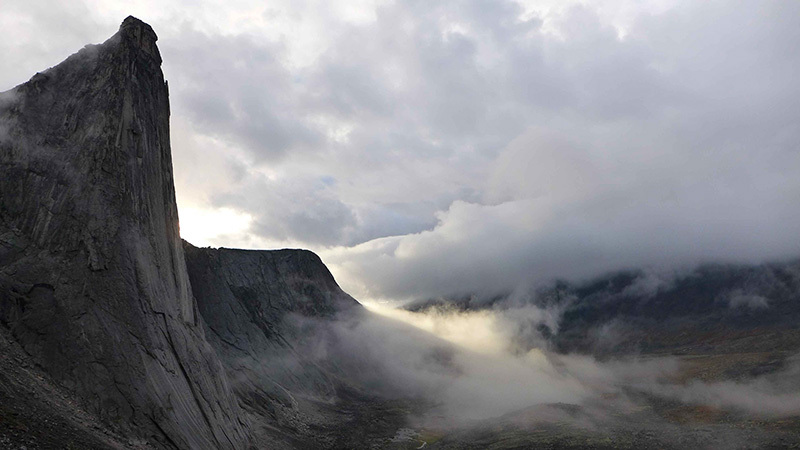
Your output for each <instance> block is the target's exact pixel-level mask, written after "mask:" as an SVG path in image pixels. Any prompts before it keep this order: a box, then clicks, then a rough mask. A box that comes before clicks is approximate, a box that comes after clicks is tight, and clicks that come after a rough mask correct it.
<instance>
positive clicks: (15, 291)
mask: <svg viewBox="0 0 800 450" xmlns="http://www.w3.org/2000/svg"><path fill="white" fill-rule="evenodd" d="M156 39H157V38H156V35H155V33H154V32H153V30H152V29H151V28H150V26H149V25H147V24H145V23H143V22H141V21H139V20H138V19H135V18H133V17H129V18H127V19H126V20H125V21H124V22H123V23H122V26H121V27H120V30H119V32H118V33H117V34H116V35H114V36H113V37H111V38H110V39H109V40H108V41H106V42H105V43H103V44H101V45H90V46H86V47H85V48H84V49H83V50H81V51H80V52H78V53H76V54H75V55H72V56H71V57H69V58H68V59H67V60H65V61H64V62H62V63H61V64H59V65H57V66H55V67H53V68H51V69H49V70H47V71H44V72H42V73H39V74H36V75H35V76H34V77H33V78H32V79H31V80H30V81H28V82H27V83H24V84H22V85H20V86H17V87H16V88H14V89H12V90H11V91H8V92H5V93H3V94H0V322H2V324H4V325H5V326H7V327H8V328H9V329H10V330H11V332H12V335H13V336H14V338H15V339H16V340H17V341H18V342H19V343H20V344H21V345H22V347H23V348H24V349H25V351H26V352H27V353H28V354H30V355H31V356H32V357H33V358H34V360H35V361H36V362H37V363H38V364H40V365H41V366H42V367H43V368H44V369H45V370H46V371H47V372H48V373H49V374H50V375H51V376H52V377H53V378H54V379H55V380H56V381H57V382H58V383H59V384H61V385H62V386H65V387H67V388H68V389H70V390H72V391H74V392H76V393H77V394H78V395H79V396H80V397H81V398H82V399H84V400H85V402H86V406H87V408H88V409H89V410H91V411H92V412H94V413H95V414H97V415H99V416H100V417H101V418H102V419H103V420H105V421H107V422H110V423H116V424H118V425H119V426H120V427H123V428H129V429H131V430H132V433H134V434H143V435H144V436H145V437H147V438H152V439H155V441H154V442H160V443H161V445H164V446H169V447H173V446H177V447H181V448H242V447H244V446H246V442H247V440H248V437H247V426H246V424H243V423H242V422H241V419H240V417H239V415H240V414H239V407H238V405H237V404H236V402H235V401H234V400H233V397H232V395H230V393H231V389H230V387H229V383H228V381H227V378H226V376H225V374H224V371H223V369H222V367H221V364H220V361H219V359H218V358H217V356H216V354H215V353H214V351H213V350H212V349H211V347H210V346H209V345H208V343H207V341H206V339H205V335H204V329H203V326H202V323H201V320H200V319H199V317H198V310H197V307H196V305H195V303H194V300H193V296H192V291H191V287H190V284H189V277H188V274H187V271H186V265H185V260H184V254H183V248H182V245H181V241H180V238H179V233H178V217H177V208H176V204H175V195H174V187H173V178H172V162H171V154H170V144H169V103H168V91H167V86H166V83H165V81H164V79H163V75H162V73H161V69H160V65H161V57H160V55H159V52H158V48H157V47H156V44H155V42H156Z"/></svg>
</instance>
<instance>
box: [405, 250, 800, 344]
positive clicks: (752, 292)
mask: <svg viewBox="0 0 800 450" xmlns="http://www.w3.org/2000/svg"><path fill="white" fill-rule="evenodd" d="M525 305H531V306H535V307H537V308H539V309H541V310H543V311H548V312H549V314H547V315H546V316H547V317H552V318H554V320H551V321H549V322H547V323H546V322H545V321H539V322H536V323H532V324H528V325H529V326H526V327H521V330H525V331H524V332H521V333H518V335H517V336H516V338H517V342H518V343H519V344H520V345H521V346H522V347H524V348H533V347H538V346H542V345H547V346H549V348H550V349H551V350H553V351H555V352H558V353H583V354H593V355H595V356H598V357H610V356H615V355H616V356H625V355H632V354H642V353H644V354H652V355H656V354H670V355H676V354H691V353H701V354H709V353H737V352H763V351H771V352H777V351H780V352H783V353H785V354H791V353H792V352H796V351H797V350H798V349H800V329H799V328H798V323H800V261H785V262H776V263H768V264H767V263H765V264H755V265H743V264H738V265H737V264H705V265H701V266H699V267H696V268H694V269H692V270H685V271H681V272H670V273H666V272H665V273H658V272H654V271H645V270H629V271H621V272H616V273H610V274H606V275H603V276H600V277H598V278H595V279H593V280H589V281H584V282H566V281H555V282H552V283H550V284H549V285H544V286H539V287H537V288H535V289H533V290H530V291H528V292H525V293H524V294H520V293H519V292H516V293H513V294H512V293H505V294H499V295H493V296H488V297H487V296H478V295H461V296H453V297H446V298H437V299H427V300H423V301H418V302H414V303H411V304H409V305H407V306H406V309H408V310H410V311H417V312H420V311H425V310H427V309H430V308H442V307H445V308H455V309H457V310H461V311H468V310H485V309H497V310H504V309H510V308H512V309H513V308H517V307H521V306H525Z"/></svg>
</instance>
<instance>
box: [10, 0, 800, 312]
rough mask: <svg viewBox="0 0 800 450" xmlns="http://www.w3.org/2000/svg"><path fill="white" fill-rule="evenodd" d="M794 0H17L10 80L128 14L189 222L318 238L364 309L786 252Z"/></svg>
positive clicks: (789, 251) (278, 236)
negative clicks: (168, 135) (225, 0)
mask: <svg viewBox="0 0 800 450" xmlns="http://www.w3.org/2000/svg"><path fill="white" fill-rule="evenodd" d="M798 8H800V6H798V5H797V4H796V3H793V2H780V1H769V2H766V3H763V2H761V3H758V4H756V3H744V4H741V5H737V6H736V7H732V6H731V5H730V4H727V3H725V2H716V1H712V2H702V3H697V2H684V1H668V2H660V1H659V2H632V1H621V2H598V3H592V4H583V3H582V2H559V3H558V4H548V2H544V3H542V2H537V3H535V4H533V3H531V2H515V1H498V2H483V1H478V0H475V1H467V2H455V1H452V2H451V1H445V2H438V3H436V4H435V5H433V4H430V3H425V2H380V1H375V2H362V3H359V4H358V5H356V6H353V4H350V3H348V6H346V7H345V6H342V5H341V4H334V3H329V2H318V1H311V0H309V1H301V2H274V3H271V4H270V5H268V6H264V5H263V4H261V3H260V2H255V1H244V2H240V3H237V5H236V6H230V5H226V7H224V8H223V7H220V4H219V3H218V2H216V1H211V0H209V1H205V2H177V3H175V4H171V5H168V6H166V7H164V6H162V5H160V4H157V3H156V2H140V3H138V4H137V5H135V6H134V7H133V11H123V10H122V7H121V6H116V5H108V4H104V3H101V2H95V1H91V2H87V3H85V4H78V5H77V6H71V7H69V8H67V7H61V8H55V9H48V10H47V11H45V10H43V9H42V8H40V7H37V6H36V5H34V4H32V3H30V2H27V3H22V2H12V8H11V9H10V11H12V12H13V14H11V15H9V16H8V17H9V18H13V20H12V19H9V20H12V21H14V22H15V23H17V22H18V23H24V24H25V26H24V27H22V28H20V27H19V26H16V25H14V24H9V27H5V28H4V33H6V35H7V36H8V37H9V39H6V40H5V42H13V43H14V45H13V46H12V47H8V46H7V48H5V50H6V51H4V54H5V55H7V60H9V61H12V62H13V61H18V62H20V64H7V65H6V66H4V68H3V70H2V71H1V72H0V80H8V82H7V84H8V86H9V87H10V86H11V85H12V83H16V82H19V81H23V80H25V79H27V78H29V76H30V74H32V73H33V72H35V71H36V70H41V69H42V68H43V67H46V66H47V65H51V64H53V63H55V62H57V61H58V59H60V58H63V57H64V56H66V54H67V53H68V49H69V51H74V49H77V48H80V46H82V45H83V44H84V43H86V42H99V41H102V40H103V39H105V38H106V37H107V36H108V35H109V34H111V33H112V32H113V30H114V29H116V26H117V25H118V23H119V21H120V20H121V18H122V17H124V16H125V15H127V14H128V13H130V12H133V13H134V14H138V15H139V16H141V17H142V18H143V19H145V20H149V21H150V22H151V23H152V25H153V26H154V27H155V29H156V31H157V32H158V34H159V46H160V48H161V50H162V54H163V56H164V60H165V63H164V70H165V73H166V75H167V77H168V78H169V80H170V90H171V102H172V119H173V139H174V145H173V150H174V155H175V170H176V186H177V194H178V199H179V203H180V205H181V207H182V208H187V209H192V210H202V209H205V210H208V211H209V213H208V214H213V213H214V211H217V212H219V211H223V210H226V208H227V210H235V214H237V215H239V216H247V217H250V218H252V220H251V221H250V222H249V223H250V228H249V229H246V230H242V231H240V232H237V233H234V234H230V233H226V232H225V230H217V231H214V232H209V233H207V236H209V238H208V239H209V240H213V242H210V241H209V242H198V244H209V243H214V244H215V245H228V246H232V245H237V246H247V247H260V246H265V245H269V246H285V245H291V246H308V247H311V248H313V249H315V250H317V251H319V252H321V253H322V254H323V256H324V257H325V259H326V261H327V262H329V263H334V267H333V269H334V272H335V273H336V275H337V278H338V279H339V280H340V282H341V283H342V284H343V285H344V287H345V288H346V289H348V290H350V291H352V292H353V293H354V294H355V295H356V296H357V297H363V296H371V297H393V298H408V297H431V296H436V295H446V294H454V293H458V292H468V291H473V292H474V291H484V292H490V291H501V290H506V291H507V290H511V289H513V288H514V287H515V286H516V285H518V284H520V283H532V282H535V281H536V280H539V279H547V278H551V277H567V278H581V277H590V276H594V275H597V274H598V273H599V272H606V271H612V270H616V269H620V268H628V267H641V266H646V267H653V268H654V270H661V269H660V267H674V266H683V265H692V264H695V263H697V262H701V261H707V260H724V261H749V262H755V261H761V260H764V259H775V258H782V257H785V256H790V255H791V256H794V255H796V254H798V251H800V248H798V244H797V240H796V238H795V237H796V235H797V232H798V231H800V230H798V228H797V224H798V223H800V221H798V219H800V217H799V216H800V212H798V208H797V205H796V201H795V199H796V198H798V194H800V182H798V181H797V177H796V176H795V174H796V173H797V171H798V169H800V156H798V152H797V151H796V148H797V145H798V143H799V142H800V129H798V126H797V124H796V120H795V118H796V117H798V116H800V106H799V105H800V101H798V100H800V87H798V84H797V83H796V81H795V80H797V79H798V78H800V73H798V72H800V61H798V58H800V57H799V56H798V55H800V53H798V52H797V51H796V44H795V43H796V42H798V41H800V31H798V30H800V26H798V20H797V17H800V14H798V13H799V12H800V11H798ZM53 18H58V20H59V21H60V22H61V21H63V22H64V23H66V24H68V25H69V26H68V27H67V28H66V31H64V29H65V28H64V27H61V26H59V27H55V26H52V23H53ZM17 19H19V20H17ZM27 30H37V31H36V35H33V34H31V32H29V31H27ZM55 30H58V33H59V34H58V35H56V34H55V33H56V31H55ZM12 37H13V39H12ZM44 42H53V43H54V44H52V45H53V46H52V47H50V48H45V47H46V46H45V45H44V44H43V43H44ZM13 80H17V81H13ZM326 180H327V181H326ZM196 216H197V217H200V216H201V215H196ZM220 226H222V227H224V225H220ZM226 234H230V236H228V237H227V238H230V239H231V241H229V242H223V241H224V238H222V237H221V236H225V235H226ZM213 236H216V237H213Z"/></svg>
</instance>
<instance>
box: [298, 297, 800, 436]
mask: <svg viewBox="0 0 800 450" xmlns="http://www.w3.org/2000/svg"><path fill="white" fill-rule="evenodd" d="M366 309H367V312H366V313H365V314H362V315H358V316H357V317H356V318H353V317H349V318H341V319H340V320H337V321H334V322H325V325H324V326H323V325H321V324H320V323H315V325H314V326H315V327H319V328H317V331H316V332H315V333H314V337H310V338H308V339H309V340H308V342H307V343H306V345H307V346H308V347H309V348H311V347H313V348H314V350H313V351H310V352H308V353H309V354H314V355H315V356H314V357H315V358H317V360H318V361H320V362H323V364H324V361H328V362H330V361H335V363H334V364H335V366H336V370H337V371H338V372H339V373H340V374H343V375H344V376H345V378H346V379H347V380H348V382H353V383H356V384H357V385H360V386H362V387H365V388H366V389H367V391H368V392H372V393H379V394H380V395H383V396H387V397H389V398H405V399H409V398H411V399H416V400H417V401H420V402H422V403H423V404H425V405H426V407H425V411H424V412H423V413H418V414H414V415H413V416H412V417H409V420H410V423H412V424H413V425H415V426H420V427H439V428H454V427H455V428H458V427H462V428H463V427H469V426H473V425H475V424H478V423H483V422H485V421H489V422H491V421H493V420H497V419H498V418H501V417H503V416H505V415H509V414H511V415H512V417H513V415H514V414H520V412H521V411H525V410H526V409H529V408H534V409H533V410H531V411H527V412H526V413H525V417H527V419H525V420H530V421H533V422H536V421H554V420H555V421H566V422H565V423H570V424H571V425H573V426H577V427H580V428H587V429H588V428H592V427H595V426H600V424H603V423H606V424H620V422H619V417H620V414H629V413H632V412H635V411H639V410H641V409H642V408H649V406H648V405H647V400H643V398H652V397H657V398H660V399H662V401H673V402H680V403H683V404H687V405H704V406H708V407H714V408H721V409H723V410H727V411H731V412H734V413H740V414H745V415H752V416H753V417H772V418H774V417H784V416H789V415H793V414H798V413H800V382H798V381H796V380H798V379H800V377H798V376H797V375H798V374H800V364H798V362H797V361H796V360H792V361H790V362H789V363H787V364H786V366H785V367H784V368H782V369H781V370H778V371H775V372H773V373H770V374H768V375H765V376H760V377H754V378H748V379H743V380H739V381H719V382H717V381H706V382H704V381H700V380H697V379H690V378H687V377H686V376H685V373H686V371H687V368H688V367H689V366H688V365H687V363H686V362H685V361H682V360H680V359H679V358H676V357H653V356H637V355H635V354H633V355H627V356H618V357H615V358H603V360H598V359H596V358H595V357H593V356H588V355H581V354H559V353H557V352H555V351H553V350H552V349H550V348H548V343H547V341H546V339H545V338H543V337H542V336H541V335H538V333H536V331H535V329H536V325H537V324H541V323H549V324H550V325H552V324H554V323H557V321H558V315H559V311H558V310H555V309H551V310H548V309H541V308H538V307H536V306H532V305H522V306H511V307H509V306H508V305H507V304H505V305H503V307H502V308H498V307H495V308H491V309H482V310H477V311H460V310H456V309H453V308H447V307H433V308H428V309H425V310H423V311H422V312H411V311H406V310H403V309H398V308H395V307H392V306H388V305H386V304H380V303H368V304H366ZM298 320H299V319H298ZM302 320H304V321H308V319H307V318H306V319H302ZM323 328H324V331H320V330H321V329H323ZM552 328H553V329H555V330H557V327H552ZM523 334H524V335H525V337H524V339H522V340H521V339H520V336H521V335H523ZM532 334H537V336H536V337H534V338H532ZM532 339H533V340H532ZM537 339H538V341H537ZM521 342H524V345H521V344H520V343H521ZM532 342H533V344H532ZM643 396H644V397H643ZM546 405H576V406H578V407H580V408H581V414H580V416H579V417H570V416H569V415H567V416H563V417H562V416H561V415H560V413H558V414H556V416H553V414H554V410H553V409H548V408H546V407H545V406H546ZM537 407H538V408H539V409H535V408H537ZM654 417H655V416H654ZM653 420H656V421H663V419H661V418H655V419H653ZM664 425H665V426H666V425H667V423H666V422H664Z"/></svg>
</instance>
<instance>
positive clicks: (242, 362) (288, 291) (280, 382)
mask: <svg viewBox="0 0 800 450" xmlns="http://www.w3.org/2000/svg"><path fill="white" fill-rule="evenodd" d="M184 248H185V253H186V264H187V267H188V270H189V277H190V279H191V284H192V289H193V291H194V293H195V296H196V298H197V304H198V307H199V311H200V315H201V316H202V318H203V320H204V323H205V324H206V325H207V333H206V334H207V336H208V339H209V342H211V344H212V345H213V346H214V348H215V349H216V350H217V353H218V354H219V355H220V358H221V359H222V361H223V364H224V365H225V367H226V370H227V372H228V375H229V378H230V379H231V380H232V384H233V387H234V390H235V392H236V394H237V396H238V398H239V399H240V402H241V404H242V406H243V407H244V409H245V410H246V411H247V412H248V414H249V415H250V417H251V421H252V422H253V423H254V424H255V423H262V424H263V423H269V425H270V427H275V428H277V429H280V430H281V433H280V434H282V436H280V439H281V440H279V441H277V442H275V445H281V444H282V445H293V446H300V447H305V446H308V445H314V446H315V447H318V446H320V445H321V444H320V442H319V436H316V435H313V433H311V432H310V431H309V430H308V427H309V425H311V424H314V423H315V422H317V421H318V420H319V418H318V416H319V414H317V411H316V408H315V407H314V406H313V403H314V402H323V403H325V402H331V401H335V400H336V398H337V397H336V385H337V383H336V382H335V380H333V379H332V376H331V375H330V372H329V370H328V369H326V368H322V367H319V366H318V365H317V361H318V360H319V359H318V358H317V356H319V355H313V354H310V352H312V351H313V349H315V348H317V347H318V346H317V345H315V343H314V342H313V341H310V340H313V339H314V338H316V337H317V336H321V335H325V333H324V331H323V330H321V329H320V327H324V326H325V323H326V321H327V319H331V318H333V316H335V315H337V314H357V313H358V312H359V311H360V310H361V307H360V305H359V304H358V302H356V301H355V300H354V299H353V298H352V297H351V296H350V295H348V294H347V293H345V292H344V291H342V289H341V288H340V287H339V285H338V284H336V281H335V280H334V278H333V276H332V275H331V273H330V272H329V271H328V269H327V267H325V265H324V264H323V263H322V261H321V260H320V258H319V257H318V256H317V255H315V254H314V253H312V252H310V251H307V250H272V251H262V250H234V249H227V248H220V249H213V248H197V247H194V246H192V245H191V244H189V243H187V242H184ZM318 425H320V426H322V425H323V424H318ZM304 430H305V431H304ZM287 437H288V438H289V440H288V441H287V440H286V439H287ZM259 438H260V439H261V440H262V441H263V440H268V439H269V438H268V437H267V436H264V435H263V434H262V435H261V436H259ZM292 439H293V440H292Z"/></svg>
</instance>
